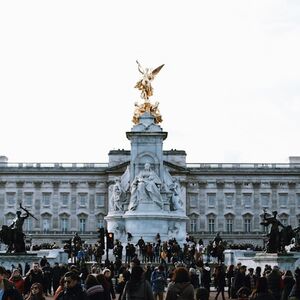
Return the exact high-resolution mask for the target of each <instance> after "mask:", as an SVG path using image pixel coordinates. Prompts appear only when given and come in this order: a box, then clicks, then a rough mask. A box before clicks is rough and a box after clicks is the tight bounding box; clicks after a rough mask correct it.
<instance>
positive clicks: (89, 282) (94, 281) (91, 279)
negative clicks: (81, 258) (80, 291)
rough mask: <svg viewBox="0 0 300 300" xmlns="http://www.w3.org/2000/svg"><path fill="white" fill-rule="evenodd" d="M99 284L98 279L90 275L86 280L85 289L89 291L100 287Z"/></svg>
mask: <svg viewBox="0 0 300 300" xmlns="http://www.w3.org/2000/svg"><path fill="white" fill-rule="evenodd" d="M98 284H99V282H98V280H97V279H96V277H95V276H94V275H92V274H89V275H88V276H87V277H86V280H85V288H86V289H87V290H88V289H89V288H90V287H92V286H95V285H98Z"/></svg>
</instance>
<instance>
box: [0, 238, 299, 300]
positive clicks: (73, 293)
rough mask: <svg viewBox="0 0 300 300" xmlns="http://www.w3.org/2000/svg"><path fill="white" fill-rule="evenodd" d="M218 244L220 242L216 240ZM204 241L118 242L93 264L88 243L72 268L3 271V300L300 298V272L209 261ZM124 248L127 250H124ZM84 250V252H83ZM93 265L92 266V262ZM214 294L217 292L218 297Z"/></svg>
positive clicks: (43, 266)
mask: <svg viewBox="0 0 300 300" xmlns="http://www.w3.org/2000/svg"><path fill="white" fill-rule="evenodd" d="M216 241H217V240H215V242H216ZM202 246H203V243H202V241H201V240H200V241H199V242H197V243H196V242H195V241H194V239H193V238H192V237H191V238H188V239H187V241H186V244H185V245H184V246H183V247H180V245H179V244H178V243H177V242H176V240H175V239H172V240H169V241H165V242H161V241H160V239H159V238H158V239H157V240H156V242H155V243H148V242H147V243H146V242H144V240H143V238H142V237H141V238H140V239H139V241H138V242H137V243H136V244H133V243H130V242H128V243H127V245H126V246H125V247H124V248H125V249H123V246H122V244H121V243H120V242H118V241H116V243H115V247H114V249H113V255H114V257H115V259H114V261H105V262H102V259H100V260H96V261H94V263H93V264H91V263H90V261H93V259H94V258H95V256H94V254H93V253H94V252H93V251H89V249H91V246H88V245H84V244H83V245H82V248H81V249H80V250H79V251H78V253H77V256H78V257H77V259H76V260H75V261H73V262H72V263H69V264H66V265H64V264H58V263H54V264H53V265H50V263H49V262H48V260H47V258H46V257H43V258H42V259H41V260H40V261H37V262H35V263H33V264H32V265H31V266H29V265H28V264H26V265H25V268H24V270H23V269H22V266H21V265H18V266H14V265H12V266H11V269H4V268H3V267H2V266H1V267H0V299H1V300H45V299H46V298H45V297H46V296H51V298H53V299H54V300H96V299H97V300H112V299H113V300H115V299H116V300H117V299H118V300H127V299H144V300H148V299H149V300H154V299H155V300H156V299H158V300H163V299H166V300H176V299H186V300H195V299H196V300H207V299H209V297H210V296H211V297H212V296H214V297H215V299H218V298H219V297H221V298H222V299H223V300H224V299H225V297H226V299H251V300H261V299H263V300H300V269H296V270H295V271H294V272H291V271H290V270H280V269H279V268H278V267H277V266H274V267H270V266H268V265H266V266H265V267H264V269H263V270H262V269H261V268H260V267H257V268H256V269H255V270H254V269H253V268H247V266H244V265H242V264H241V263H238V264H237V265H229V266H225V265H224V264H223V262H221V263H219V264H217V263H216V262H214V263H211V262H208V261H204V259H203V258H204V256H203V255H202V253H203V251H204V249H203V247H202ZM123 250H124V251H123ZM80 252H81V254H80ZM88 261H89V263H87V262H88ZM212 290H213V291H214V293H213V294H212V293H211V292H212Z"/></svg>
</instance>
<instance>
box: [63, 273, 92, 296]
mask: <svg viewBox="0 0 300 300" xmlns="http://www.w3.org/2000/svg"><path fill="white" fill-rule="evenodd" d="M64 281H65V287H64V290H63V291H62V292H61V293H60V294H59V295H58V297H57V300H87V295H86V293H85V292H84V291H83V290H82V287H81V285H80V278H79V276H78V273H77V272H74V271H70V272H67V273H66V274H65V276H64Z"/></svg>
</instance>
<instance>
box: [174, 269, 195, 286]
mask: <svg viewBox="0 0 300 300" xmlns="http://www.w3.org/2000/svg"><path fill="white" fill-rule="evenodd" d="M172 280H173V281H174V282H175V283H180V282H190V281H191V279H190V274H189V271H188V270H187V269H186V268H184V267H179V268H176V269H175V271H174V274H173V278H172Z"/></svg>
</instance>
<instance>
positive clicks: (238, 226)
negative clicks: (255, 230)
mask: <svg viewBox="0 0 300 300" xmlns="http://www.w3.org/2000/svg"><path fill="white" fill-rule="evenodd" d="M234 184H235V214H236V216H235V230H236V231H243V217H242V184H243V182H242V181H235V182H234Z"/></svg>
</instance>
